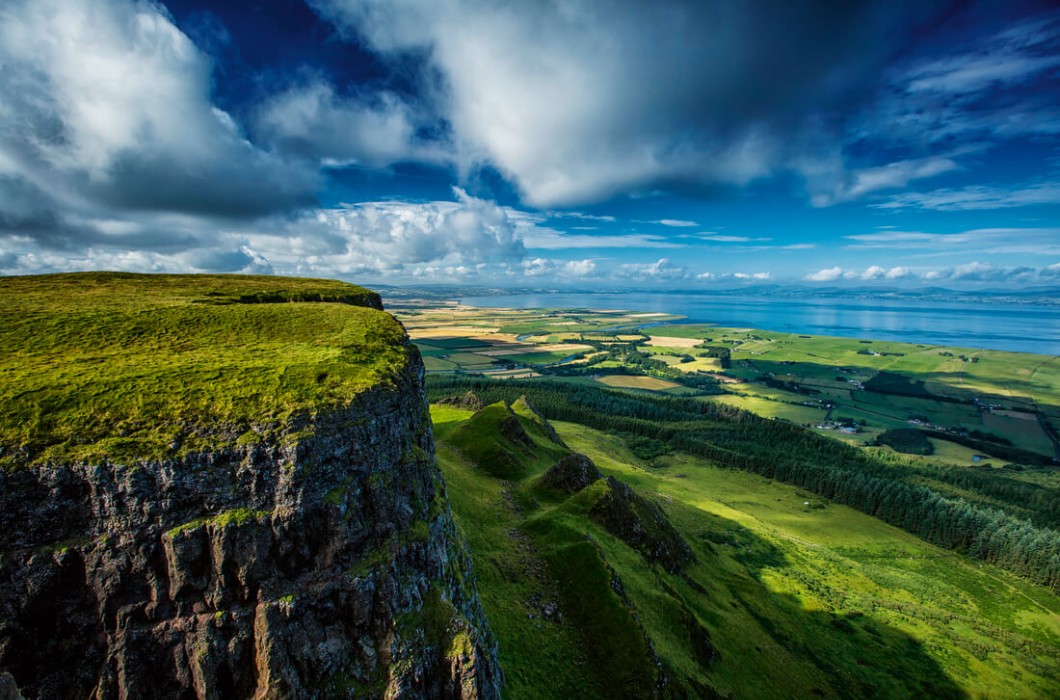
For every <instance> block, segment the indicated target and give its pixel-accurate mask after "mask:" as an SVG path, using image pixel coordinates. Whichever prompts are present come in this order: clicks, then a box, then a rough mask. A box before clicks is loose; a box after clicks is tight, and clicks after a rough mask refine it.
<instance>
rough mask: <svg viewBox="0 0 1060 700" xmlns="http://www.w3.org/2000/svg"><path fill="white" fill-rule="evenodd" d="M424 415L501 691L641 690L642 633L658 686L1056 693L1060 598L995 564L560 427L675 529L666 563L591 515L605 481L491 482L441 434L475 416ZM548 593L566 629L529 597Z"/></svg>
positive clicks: (735, 476) (767, 486) (736, 690)
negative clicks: (672, 564)
mask: <svg viewBox="0 0 1060 700" xmlns="http://www.w3.org/2000/svg"><path fill="white" fill-rule="evenodd" d="M432 414H433V416H434V419H435V422H436V426H438V428H437V436H438V439H439V445H440V450H439V458H440V462H441V465H442V468H443V471H444V472H445V475H446V478H447V480H448V482H449V491H450V496H451V498H452V503H453V508H454V513H455V514H456V517H457V519H458V521H459V522H460V523H461V525H462V527H463V529H464V531H465V532H466V533H467V535H468V537H469V539H470V541H471V546H472V551H473V553H474V557H475V564H476V570H477V572H478V577H479V588H480V592H481V594H482V597H483V601H484V605H485V607H486V612H487V615H488V616H489V617H490V620H491V623H492V624H493V626H494V629H495V631H496V632H497V635H498V638H499V640H500V648H501V661H502V665H503V666H504V668H505V670H506V673H508V686H507V691H506V694H507V695H508V696H510V697H512V698H523V697H543V696H548V697H601V696H608V695H612V696H613V695H614V694H615V693H616V692H617V693H619V694H623V695H626V696H633V695H636V692H637V691H638V689H639V690H640V691H643V690H644V687H645V686H644V683H645V677H646V675H649V674H650V671H651V669H650V668H647V667H646V666H645V661H644V654H643V648H642V647H639V645H638V642H637V638H638V635H642V634H643V633H642V632H641V631H640V630H641V628H643V630H645V631H646V632H647V633H648V635H649V636H650V638H651V640H652V644H653V647H654V649H655V651H656V652H657V654H658V655H659V657H660V658H661V659H662V660H663V663H664V665H665V667H666V668H667V673H668V675H669V676H670V677H671V679H672V681H673V682H674V683H676V684H677V685H679V686H683V687H684V688H685V690H686V691H688V692H691V693H693V694H698V695H703V694H704V692H705V688H706V686H711V687H713V688H715V689H716V690H718V691H720V692H722V693H725V694H728V693H733V694H734V695H735V696H736V697H795V696H798V697H807V696H812V695H816V694H821V695H823V696H826V697H829V696H830V697H850V696H859V695H861V696H870V695H873V694H878V696H888V697H892V696H897V697H901V696H919V695H924V694H929V695H934V696H947V695H949V696H957V695H960V694H961V693H962V691H963V692H964V693H967V694H968V695H971V696H980V695H982V696H984V697H998V696H1005V697H1050V696H1054V695H1055V694H1056V693H1057V692H1060V685H1058V684H1057V683H1056V681H1055V680H1052V679H1053V678H1055V677H1056V672H1057V670H1058V666H1060V659H1058V653H1057V645H1058V643H1060V605H1058V603H1057V601H1056V598H1055V597H1053V596H1050V595H1049V594H1048V593H1046V592H1045V591H1043V590H1041V589H1037V588H1035V587H1033V586H1030V585H1027V584H1025V583H1023V582H1021V581H1019V580H1018V579H1016V578H1014V577H1012V576H1010V575H1008V574H1005V573H1004V572H1001V571H999V570H997V569H994V568H992V567H988V566H983V567H980V566H979V565H978V564H977V563H972V562H970V561H968V560H965V559H963V558H961V557H959V556H956V555H953V554H952V553H949V552H946V551H944V550H940V549H938V548H935V547H932V546H930V545H927V544H925V543H923V542H922V541H920V540H918V539H917V538H915V537H913V536H911V535H908V534H906V533H904V532H901V531H899V530H897V529H895V528H891V527H889V526H887V525H884V524H883V523H880V522H879V521H877V520H875V519H873V518H871V517H869V516H866V515H863V514H861V513H858V512H856V511H853V510H850V509H848V508H844V507H841V506H835V505H830V504H822V503H819V501H818V500H817V499H813V498H810V497H807V496H806V495H805V494H802V493H800V492H799V491H798V490H797V489H795V488H793V487H790V486H786V485H783V484H777V483H770V482H767V481H766V480H764V479H762V478H761V477H758V476H755V475H751V474H747V473H743V472H734V471H728V470H721V469H717V468H713V467H711V466H709V465H707V464H704V463H703V462H702V461H694V460H691V459H689V458H687V457H683V456H676V457H671V458H663V460H662V461H663V463H665V464H668V465H669V466H667V467H664V468H662V469H653V470H646V469H644V468H643V467H642V463H641V462H639V460H637V459H636V458H635V457H634V456H633V455H632V454H630V453H629V452H628V450H627V449H626V447H625V445H624V444H623V443H622V442H621V441H620V440H618V439H616V438H613V437H611V436H608V435H606V434H603V433H599V432H597V431H593V430H590V429H588V428H585V427H583V426H579V425H575V424H569V423H557V424H556V426H557V428H558V429H559V430H560V433H561V435H562V437H563V438H564V440H565V441H566V442H567V443H568V444H569V445H570V447H571V448H572V449H574V450H576V451H581V452H584V453H586V454H588V455H590V456H591V457H592V458H593V459H594V460H595V461H596V463H597V464H598V466H600V468H601V469H602V470H603V471H604V473H605V474H611V475H613V476H616V477H617V478H620V479H622V480H624V481H626V482H627V483H629V484H631V485H633V486H634V487H635V488H637V489H638V491H639V492H640V493H641V494H642V495H644V496H647V497H649V498H652V499H654V500H656V501H657V502H659V503H660V504H661V505H662V506H663V507H664V509H665V510H666V511H667V513H668V514H669V517H670V519H671V520H672V521H673V522H674V524H675V525H676V526H677V527H678V528H679V529H680V530H681V531H682V532H683V533H684V535H685V538H686V540H687V541H688V542H689V544H691V545H692V547H693V549H694V551H695V553H696V556H697V559H698V563H696V564H695V565H693V566H692V567H691V568H690V569H689V570H688V572H687V574H688V576H687V577H681V576H672V575H669V574H666V573H665V572H663V571H662V570H661V569H660V568H658V567H656V566H652V565H650V564H649V563H648V562H646V561H645V560H644V559H643V558H642V557H641V556H640V555H638V554H637V553H636V552H635V551H633V550H632V549H630V548H629V547H628V546H627V545H626V544H625V543H623V542H622V541H620V540H618V539H616V538H614V537H612V536H611V535H610V534H609V533H607V532H606V531H604V530H603V529H602V528H600V527H598V526H597V525H596V524H595V523H594V522H593V521H592V520H590V519H589V518H587V517H585V511H586V509H587V508H588V504H589V503H591V501H592V499H594V498H596V497H597V495H598V494H596V493H595V491H596V490H599V489H600V488H601V487H602V484H603V482H597V484H594V485H593V486H592V487H589V488H588V489H586V491H583V492H582V493H580V494H577V495H575V496H573V497H571V498H569V499H566V500H563V499H560V498H557V497H556V496H555V495H549V494H547V493H544V492H542V491H541V490H540V489H538V488H537V487H536V486H535V483H536V480H537V476H538V475H539V474H540V473H541V472H542V471H543V470H544V469H545V462H547V461H549V460H548V459H545V460H540V461H538V462H537V463H535V464H533V465H531V466H529V467H528V469H527V473H526V476H525V477H523V478H522V479H521V480H520V481H517V482H501V481H499V480H497V479H495V478H494V477H492V476H489V475H488V474H486V473H484V472H483V471H482V470H480V469H477V468H476V467H474V466H473V465H472V464H470V463H469V462H467V461H466V460H465V459H463V458H462V456H461V455H460V454H459V453H457V452H456V451H455V450H453V449H452V448H450V447H448V446H447V440H449V439H450V436H451V435H453V433H454V432H455V431H458V430H460V426H461V423H462V422H463V421H465V420H466V419H467V417H468V416H470V415H471V414H470V412H467V411H458V410H455V409H450V408H443V407H435V408H434V409H433V411H432ZM479 438H480V439H488V436H487V435H485V434H481V435H479ZM549 459H551V456H549ZM805 500H810V501H811V502H812V505H813V506H818V505H821V506H824V507H822V508H817V507H811V508H806V507H805V506H804V505H803V503H804V501H805ZM587 537H588V538H591V540H590V539H586V538H587ZM601 555H602V556H603V559H602V560H601V559H600V556H601ZM606 567H611V568H613V569H614V570H615V571H617V572H618V574H619V576H620V578H621V582H622V585H623V588H624V591H625V594H626V596H628V598H629V600H630V601H631V602H632V603H633V605H634V607H635V610H636V614H637V619H636V620H633V621H631V620H630V619H629V613H628V611H627V610H626V609H625V608H624V607H623V606H622V605H621V604H619V603H618V602H616V600H617V599H615V598H614V596H613V591H612V590H611V586H610V585H609V584H608V582H607V580H606V576H604V573H605V572H606V571H607V568H606ZM527 571H529V572H536V573H534V574H533V575H527V574H526V572H527ZM520 572H521V573H520ZM601 577H603V578H601ZM557 584H559V586H558V589H557ZM557 590H558V592H559V594H560V595H559V598H560V599H561V600H562V601H563V603H564V604H565V605H564V610H565V611H567V612H568V616H567V617H566V618H565V619H564V622H563V623H562V624H556V623H555V622H553V621H547V620H543V619H542V618H541V616H540V615H537V614H535V613H534V610H535V608H534V605H533V602H532V601H535V600H540V599H541V597H542V596H544V597H545V598H548V597H549V596H555V594H556V592H557ZM579 611H581V612H579ZM586 611H587V612H586ZM528 615H531V616H528ZM695 628H705V629H706V630H708V631H709V634H710V637H711V638H712V640H713V644H714V646H715V647H716V648H717V650H718V651H719V652H720V654H721V659H720V660H715V661H713V662H710V660H709V659H706V658H704V655H703V650H702V648H701V647H702V645H699V646H697V644H696V643H695V642H694V641H693V640H692V635H691V634H690V630H692V629H695ZM638 649H639V651H638ZM623 673H624V674H625V675H624V676H623ZM674 687H677V686H674Z"/></svg>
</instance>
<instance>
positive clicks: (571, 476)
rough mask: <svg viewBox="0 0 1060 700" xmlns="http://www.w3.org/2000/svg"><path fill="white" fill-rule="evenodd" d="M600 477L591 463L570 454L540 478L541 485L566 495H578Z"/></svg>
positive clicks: (582, 456) (578, 454) (580, 455)
mask: <svg viewBox="0 0 1060 700" xmlns="http://www.w3.org/2000/svg"><path fill="white" fill-rule="evenodd" d="M601 476H602V474H600V470H599V469H597V468H596V465H595V464H593V461H592V460H591V459H589V458H588V457H586V456H585V455H583V454H580V453H577V452H572V453H571V454H569V455H567V456H566V457H564V458H563V459H561V460H559V461H558V462H556V463H555V464H553V465H552V466H551V467H549V469H548V471H547V472H545V474H544V476H542V477H541V485H542V486H545V487H547V488H550V489H558V490H560V491H566V492H567V493H578V492H579V491H581V490H582V489H584V488H585V487H586V486H588V485H589V484H591V483H593V482H595V481H596V480H597V479H599V478H600V477H601Z"/></svg>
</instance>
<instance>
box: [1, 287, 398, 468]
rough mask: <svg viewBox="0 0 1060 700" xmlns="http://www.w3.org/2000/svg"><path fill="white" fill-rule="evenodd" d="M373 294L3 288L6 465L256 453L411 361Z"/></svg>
mask: <svg viewBox="0 0 1060 700" xmlns="http://www.w3.org/2000/svg"><path fill="white" fill-rule="evenodd" d="M379 309H381V304H380V301H379V297H378V295H377V294H375V293H374V292H371V291H369V290H366V289H363V288H361V287H357V286H354V285H351V284H346V283H343V282H337V281H331V280H312V279H291V278H281V277H251V276H229V275H132V274H123V273H77V274H64V275H43V276H31V277H10V278H0V466H3V467H4V468H6V469H12V468H17V467H18V466H23V465H28V464H40V463H46V462H51V461H68V460H71V459H75V460H76V459H86V460H94V459H100V458H110V459H115V460H123V459H137V458H150V457H161V456H166V455H172V454H180V453H182V452H189V451H194V450H198V449H203V448H210V447H215V446H217V445H218V444H223V443H226V442H237V443H246V442H255V441H257V440H260V439H261V437H262V436H263V435H265V434H267V433H268V432H269V431H273V430H276V429H278V428H283V427H284V426H286V425H287V424H288V423H289V421H290V420H291V418H292V417H294V416H298V415H312V414H314V413H315V412H316V411H318V410H320V409H326V408H330V407H334V406H341V405H343V404H346V403H348V402H349V401H350V400H351V399H353V398H354V397H355V396H357V395H358V394H360V393H361V392H363V391H365V390H366V389H369V388H371V387H373V386H375V385H377V384H380V383H385V382H387V381H388V380H389V379H390V378H391V377H393V376H394V375H395V373H396V372H398V371H400V370H401V369H402V368H403V367H404V366H405V364H406V363H407V362H408V360H409V346H408V345H407V344H406V342H405V332H404V330H403V329H402V327H401V325H400V324H399V323H397V322H396V321H395V320H394V319H393V318H392V317H391V316H390V315H389V314H386V313H384V312H382V311H381V310H379Z"/></svg>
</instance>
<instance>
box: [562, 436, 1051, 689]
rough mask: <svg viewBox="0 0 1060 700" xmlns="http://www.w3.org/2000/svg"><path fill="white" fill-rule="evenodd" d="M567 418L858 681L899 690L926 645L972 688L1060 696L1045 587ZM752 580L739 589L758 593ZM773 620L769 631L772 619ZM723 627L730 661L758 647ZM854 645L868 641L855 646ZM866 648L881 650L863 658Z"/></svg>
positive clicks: (573, 441)
mask: <svg viewBox="0 0 1060 700" xmlns="http://www.w3.org/2000/svg"><path fill="white" fill-rule="evenodd" d="M556 427H557V429H558V430H559V431H560V434H561V435H562V436H563V438H564V440H565V441H567V442H568V444H570V446H571V447H572V448H573V449H575V450H578V451H581V452H584V453H586V454H588V455H589V456H590V457H592V458H593V459H594V460H595V461H596V463H597V465H598V466H600V468H601V470H603V471H604V472H605V473H608V472H609V473H611V474H613V475H614V476H616V477H619V478H622V479H624V480H625V481H627V483H630V484H631V485H633V486H635V487H637V488H638V489H639V490H641V492H642V493H645V492H646V493H656V494H659V496H660V498H661V499H662V500H664V501H666V502H668V504H669V505H668V510H669V512H670V515H671V518H672V519H673V520H674V522H675V524H676V525H678V527H681V528H682V529H683V530H684V531H685V532H686V533H691V532H699V533H701V538H705V539H706V540H708V541H710V542H711V543H712V545H713V548H714V550H715V551H716V553H717V554H718V555H719V556H718V560H719V562H722V563H724V569H731V568H733V566H734V565H737V567H736V568H737V569H738V565H740V564H742V565H743V566H744V567H745V568H746V570H747V572H748V573H750V574H751V575H752V576H753V578H755V579H756V580H757V581H759V582H761V586H762V587H763V588H764V590H762V591H759V592H758V594H757V595H762V594H764V593H768V594H770V595H767V597H768V598H770V599H771V601H772V603H773V604H774V605H773V607H774V610H776V611H782V610H783V609H784V608H785V607H787V606H788V604H791V605H794V606H797V608H799V609H801V610H803V611H806V613H807V614H806V615H795V616H794V617H792V616H790V614H789V615H787V617H788V618H789V620H788V621H783V617H784V616H782V618H781V619H782V621H781V623H780V624H781V625H783V627H782V632H781V635H780V637H781V638H782V642H781V643H782V644H784V645H785V646H787V647H788V649H789V650H795V651H797V650H798V649H800V648H801V649H804V650H806V651H808V652H810V656H811V657H812V658H821V659H836V660H837V661H839V663H843V662H845V663H847V664H851V666H850V667H849V668H846V669H842V670H840V671H839V673H838V676H839V677H843V676H847V677H849V678H850V679H852V680H854V681H855V682H857V683H859V684H860V683H864V682H866V680H867V679H868V678H874V679H875V680H874V682H879V683H881V686H880V687H881V689H882V688H885V687H888V685H887V683H891V685H890V686H889V687H892V688H893V689H894V690H895V691H896V692H897V691H898V686H895V685H893V684H894V682H895V681H894V679H891V680H889V681H887V680H884V679H885V677H886V676H888V675H890V673H888V671H887V667H888V666H890V672H894V671H899V672H900V671H902V670H903V664H904V663H906V662H907V661H909V660H910V659H916V658H918V657H919V655H920V654H923V656H924V657H925V658H920V659H919V663H918V664H917V665H918V666H920V668H919V669H916V670H917V672H920V673H923V672H924V671H925V670H927V671H931V670H932V668H933V667H937V668H938V669H939V670H941V671H942V672H943V673H944V674H945V675H946V676H947V677H948V678H949V679H951V680H952V681H953V682H954V683H955V684H957V685H958V686H959V687H960V688H962V689H963V690H964V691H965V692H966V693H968V694H969V695H971V696H973V697H980V696H981V697H1054V696H1055V695H1056V694H1057V693H1058V692H1060V683H1058V682H1057V680H1056V679H1057V677H1058V675H1057V674H1058V673H1060V601H1058V600H1057V599H1056V597H1055V596H1052V595H1050V594H1049V593H1048V592H1047V591H1045V590H1044V589H1040V588H1037V587H1034V586H1032V585H1029V584H1027V583H1025V582H1023V581H1021V580H1020V579H1018V578H1016V577H1014V576H1012V575H1010V574H1008V573H1006V572H1004V571H1002V570H1000V569H997V568H995V567H991V566H989V565H986V564H979V563H978V562H973V561H971V560H968V559H965V558H964V557H961V556H959V555H956V554H953V553H951V552H947V551H945V550H942V549H939V548H937V547H934V546H932V545H929V544H926V543H924V542H923V541H921V540H919V539H918V538H916V537H914V536H912V535H910V534H908V533H905V532H903V531H901V530H898V529H897V528H894V527H891V526H889V525H886V524H884V523H882V522H880V521H878V520H876V519H875V518H871V517H869V516H867V515H864V514H862V513H859V512H857V511H855V510H852V509H850V508H846V507H844V506H839V505H833V504H827V503H822V502H821V501H820V499H817V498H815V497H812V496H809V495H807V494H805V493H803V492H801V491H800V490H799V489H796V488H794V487H791V486H787V485H785V484H780V483H774V482H770V481H768V480H765V479H763V478H761V477H759V476H757V475H753V474H748V473H746V472H741V471H732V470H725V469H718V468H715V467H711V466H709V465H708V464H705V463H704V462H703V461H701V460H694V459H691V458H688V457H684V456H676V457H671V458H663V459H662V462H663V463H665V464H668V466H667V467H665V468H662V469H653V470H645V469H643V468H640V467H638V466H637V460H636V458H634V457H633V456H632V455H631V454H630V453H629V452H628V451H627V450H626V448H625V446H624V444H623V443H621V441H619V440H616V439H615V438H612V437H610V436H607V435H605V434H602V433H599V432H598V431H593V430H591V429H588V428H585V427H583V426H579V425H576V424H570V423H557V424H556ZM806 501H810V503H811V506H810V507H806V506H805V505H804V503H805V502H806ZM726 560H728V561H726ZM706 573H707V578H706V579H705V580H704V581H703V583H704V585H705V586H707V587H708V589H711V588H712V587H711V586H710V583H714V584H715V586H716V584H717V579H716V578H715V573H714V572H706ZM712 579H713V581H712ZM740 579H741V577H739V576H737V577H735V580H736V581H738V583H737V585H738V586H739V587H740V588H742V589H743V590H745V591H748V592H753V591H754V588H755V586H754V585H749V584H748V583H747V582H746V580H740ZM744 602H750V598H748V597H747V596H744ZM848 625H849V626H850V628H855V629H859V632H860V628H859V626H861V628H864V629H865V630H868V629H869V626H875V627H874V629H873V631H872V632H867V634H869V635H870V636H871V637H875V636H876V635H882V636H880V637H876V639H877V640H881V639H882V640H884V641H887V642H888V643H887V644H881V643H877V642H872V643H871V644H868V645H865V644H864V641H865V640H864V639H860V640H859V639H858V635H859V632H858V633H855V632H850V631H849V629H850V628H848ZM761 627H764V628H766V630H767V631H768V628H769V625H768V624H766V625H761ZM737 630H738V633H737V634H733V632H734V631H737ZM712 631H713V632H714V633H715V640H716V641H717V643H718V646H719V648H720V649H721V652H722V656H723V658H726V657H727V658H731V657H732V654H731V653H730V654H728V655H727V654H726V649H727V647H729V646H730V645H732V648H734V649H736V650H737V651H738V653H746V652H747V640H746V638H747V636H748V635H749V634H750V635H752V636H753V634H754V633H753V632H750V628H745V627H742V626H741V627H736V628H734V629H733V630H730V631H728V632H727V631H726V628H725V627H724V626H722V627H717V628H712ZM837 632H838V634H837ZM771 636H773V637H774V639H775V638H776V635H771ZM847 637H850V638H849V639H846V638H847ZM870 641H871V640H870ZM848 643H849V644H851V646H852V647H853V648H854V649H855V650H857V649H858V646H859V645H861V646H862V648H861V649H860V650H859V651H858V653H855V654H851V653H850V651H851V650H850V649H849V648H846V647H845V646H844V645H845V644H848ZM866 650H868V651H870V652H871V653H870V655H869V656H868V657H867V658H861V657H860V656H859V654H860V653H862V652H865V651H866ZM718 670H719V673H718V675H719V676H724V675H726V674H731V676H730V682H732V683H733V686H732V687H734V688H739V687H742V684H743V683H744V682H746V680H747V679H745V678H741V669H739V668H733V667H731V666H727V665H726V664H725V663H722V664H721V665H720V666H719V669H718ZM906 670H911V669H906ZM717 680H719V681H720V680H722V678H718V679H717ZM883 695H888V694H887V693H883Z"/></svg>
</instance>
